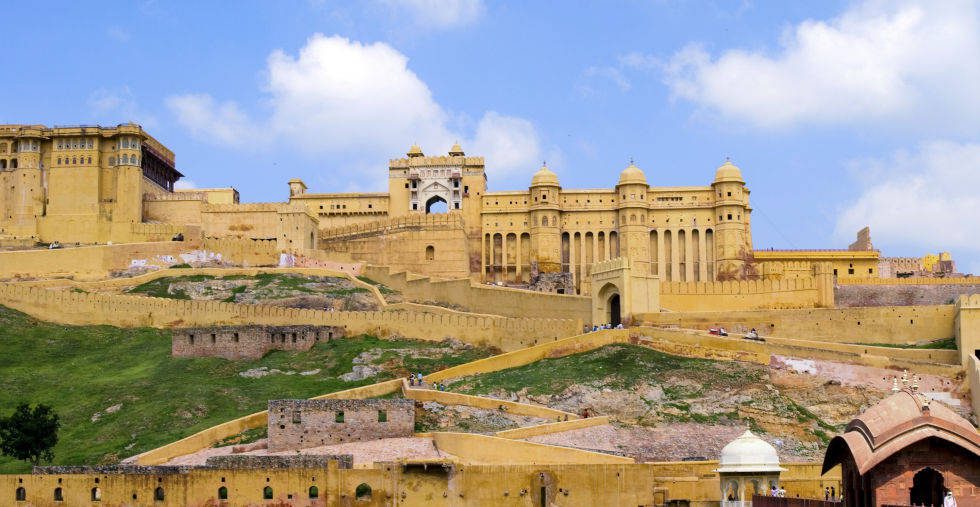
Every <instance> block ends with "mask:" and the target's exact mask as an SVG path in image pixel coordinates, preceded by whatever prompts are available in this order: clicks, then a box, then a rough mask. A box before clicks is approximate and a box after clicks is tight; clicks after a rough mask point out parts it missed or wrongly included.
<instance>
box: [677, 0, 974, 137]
mask: <svg viewBox="0 0 980 507" xmlns="http://www.w3.org/2000/svg"><path fill="white" fill-rule="evenodd" d="M978 11H980V9H978V4H977V3H975V2H968V1H956V0H953V1H946V2H926V1H902V2H882V1H877V0H869V1H867V2H864V3H862V4H857V5H854V6H852V7H850V8H848V9H847V10H846V11H845V12H843V13H842V14H841V15H839V16H838V17H836V18H834V19H832V20H829V21H812V20H811V21H805V22H802V23H800V24H798V25H796V26H793V27H790V28H788V29H787V30H786V31H785V33H784V34H783V37H782V40H781V44H780V48H779V50H778V51H777V52H776V53H775V54H768V53H766V52H764V51H756V50H742V49H729V50H726V51H724V52H723V53H721V54H720V55H718V56H717V57H713V56H712V55H710V54H709V53H708V52H707V51H705V49H704V48H703V47H701V46H698V45H691V46H688V47H686V48H684V49H683V50H681V51H679V52H678V53H676V54H675V55H674V56H673V57H672V58H671V59H670V61H669V63H668V64H667V65H666V66H665V79H666V83H667V84H668V86H669V87H670V89H671V91H672V93H673V95H674V96H675V97H679V98H682V99H685V100H689V101H691V102H693V103H695V104H697V105H698V106H701V107H702V108H703V109H706V110H708V111H711V112H717V113H720V114H721V115H723V116H725V117H729V118H732V119H735V120H740V121H745V122H748V123H750V124H754V125H756V126H759V127H785V126H792V125H796V124H804V123H814V124H821V123H822V124H832V123H840V122H847V123H870V122H876V123H887V122H890V121H895V120H901V121H905V122H906V123H905V124H907V125H914V126H917V127H921V128H922V129H923V130H925V131H928V129H930V128H934V127H936V126H941V127H943V128H949V129H950V131H951V132H968V131H971V130H973V129H975V128H977V127H980V94H977V93H976V86H977V85H976V83H977V81H978V79H980V58H977V55H978V54H980V14H978ZM913 128H915V127H913Z"/></svg>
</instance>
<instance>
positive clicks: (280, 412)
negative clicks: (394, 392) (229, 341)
mask: <svg viewBox="0 0 980 507" xmlns="http://www.w3.org/2000/svg"><path fill="white" fill-rule="evenodd" d="M268 428H269V440H268V443H269V450H270V451H271V452H279V451H291V450H295V449H305V448H308V447H317V446H321V445H333V444H340V443H344V442H361V441H366V440H378V439H381V438H396V437H410V436H412V435H413V434H414V431H415V403H414V402H412V401H411V400H370V399H363V400H342V399H333V400H331V399H320V400H270V401H269V423H268Z"/></svg>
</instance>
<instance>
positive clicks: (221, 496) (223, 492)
mask: <svg viewBox="0 0 980 507" xmlns="http://www.w3.org/2000/svg"><path fill="white" fill-rule="evenodd" d="M227 499H228V488H226V487H224V486H221V487H220V488H218V500H227Z"/></svg>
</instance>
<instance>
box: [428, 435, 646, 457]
mask: <svg viewBox="0 0 980 507" xmlns="http://www.w3.org/2000/svg"><path fill="white" fill-rule="evenodd" d="M432 439H433V440H434V441H435V443H436V446H437V447H438V448H439V449H441V450H443V451H446V452H448V453H450V454H452V455H454V456H456V457H458V458H460V459H461V460H462V462H463V463H466V464H499V465H517V464H528V465H542V464H566V465H574V464H583V465H584V464H600V463H609V464H613V463H624V464H625V463H635V461H634V460H633V459H632V458H626V457H623V456H615V455H611V454H602V453H598V452H591V451H582V450H579V449H572V448H570V447H558V446H555V445H546V444H537V443H534V442H524V441H521V440H511V439H508V438H500V437H491V436H488V435H479V434H476V433H442V432H436V433H432Z"/></svg>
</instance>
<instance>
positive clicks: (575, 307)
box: [364, 266, 592, 323]
mask: <svg viewBox="0 0 980 507" xmlns="http://www.w3.org/2000/svg"><path fill="white" fill-rule="evenodd" d="M364 275H365V276H367V277H368V278H371V279H372V280H375V281H377V282H380V283H382V284H384V285H387V286H388V287H391V288H393V289H395V290H398V291H400V292H401V293H402V295H403V296H404V297H405V298H406V299H407V300H409V301H415V302H439V303H446V304H452V305H454V306H459V307H462V308H464V309H466V310H468V311H473V312H485V313H492V314H495V315H505V316H509V317H543V316H547V317H550V318H563V319H577V320H580V321H581V322H583V323H590V322H591V321H592V302H591V299H590V298H588V297H583V296H572V295H563V294H551V293H544V292H534V291H528V290H521V289H511V288H508V287H495V286H490V285H480V284H476V283H473V282H471V281H470V279H469V278H457V279H452V280H438V279H432V278H428V277H425V276H419V275H414V274H411V273H407V272H404V271H397V270H393V269H392V268H390V267H379V266H365V267H364Z"/></svg>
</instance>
